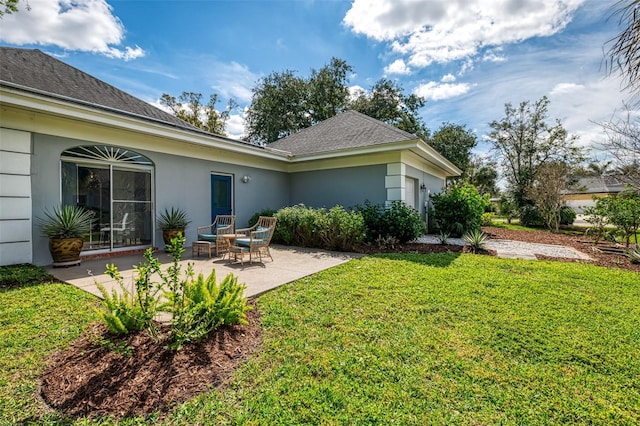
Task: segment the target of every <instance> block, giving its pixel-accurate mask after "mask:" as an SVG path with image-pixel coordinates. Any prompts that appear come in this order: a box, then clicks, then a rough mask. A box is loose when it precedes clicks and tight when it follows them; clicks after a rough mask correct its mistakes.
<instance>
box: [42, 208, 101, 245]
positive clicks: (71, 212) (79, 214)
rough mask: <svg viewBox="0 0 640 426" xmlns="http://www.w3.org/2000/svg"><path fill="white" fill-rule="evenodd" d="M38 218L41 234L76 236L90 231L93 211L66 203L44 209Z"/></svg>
mask: <svg viewBox="0 0 640 426" xmlns="http://www.w3.org/2000/svg"><path fill="white" fill-rule="evenodd" d="M44 215H45V218H38V219H37V220H38V221H39V223H40V229H41V231H42V234H43V235H44V236H46V237H49V238H77V237H82V236H83V235H86V234H88V233H89V232H91V226H92V223H93V219H94V218H93V212H92V211H90V210H87V209H85V208H84V207H78V206H71V205H66V206H62V207H54V208H53V209H51V210H45V211H44Z"/></svg>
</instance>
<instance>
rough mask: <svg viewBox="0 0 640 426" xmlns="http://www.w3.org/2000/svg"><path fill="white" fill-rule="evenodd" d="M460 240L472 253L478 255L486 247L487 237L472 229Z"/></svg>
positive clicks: (478, 230)
mask: <svg viewBox="0 0 640 426" xmlns="http://www.w3.org/2000/svg"><path fill="white" fill-rule="evenodd" d="M462 239H463V240H464V241H465V242H466V243H467V245H468V246H469V248H470V249H471V251H472V252H474V253H478V252H479V251H480V250H482V249H484V248H485V246H486V245H487V240H488V239H489V236H488V235H487V234H485V233H484V232H482V231H481V230H480V229H472V230H469V231H467V232H466V233H465V234H464V235H463V237H462Z"/></svg>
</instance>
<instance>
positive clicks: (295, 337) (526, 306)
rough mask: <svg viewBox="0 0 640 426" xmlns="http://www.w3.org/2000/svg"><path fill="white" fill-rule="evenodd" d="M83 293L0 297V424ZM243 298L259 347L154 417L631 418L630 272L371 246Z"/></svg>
mask: <svg viewBox="0 0 640 426" xmlns="http://www.w3.org/2000/svg"><path fill="white" fill-rule="evenodd" d="M94 303H95V302H94V301H92V299H91V298H90V297H88V296H84V295H83V294H82V293H81V292H80V291H77V290H74V289H70V288H68V287H67V286H61V285H51V284H46V285H41V286H37V287H33V286H32V287H24V288H18V289H12V290H2V291H1V292H0V318H1V319H0V321H2V330H1V332H2V335H0V342H1V343H0V345H2V346H0V348H1V349H0V350H1V351H2V352H1V353H0V398H2V399H1V400H0V406H1V407H3V408H2V410H3V411H2V415H1V417H0V422H2V421H4V422H9V423H10V422H12V421H15V420H23V419H25V418H29V417H31V416H33V415H34V414H35V413H36V412H37V404H36V401H35V399H34V398H33V396H32V392H33V391H34V390H35V389H36V386H37V376H38V374H39V371H41V369H42V365H43V358H44V357H45V356H46V354H47V353H48V352H50V351H51V350H55V349H56V348H58V347H62V346H64V345H65V344H68V343H69V342H70V341H71V340H72V339H74V338H75V337H76V336H77V335H78V333H79V331H80V330H81V329H83V328H84V326H85V325H86V324H87V321H89V320H90V319H91V318H92V313H91V312H92V310H91V307H92V306H93V305H94ZM65 305H68V306H70V307H69V308H68V309H66V310H64V311H62V312H61V311H60V309H61V306H65ZM258 306H259V309H260V311H261V312H262V322H263V329H264V336H263V339H264V340H263V347H262V350H261V351H260V352H259V353H257V354H255V355H254V357H253V358H252V359H251V360H250V361H249V362H247V363H246V364H245V365H243V366H242V367H241V368H240V369H239V370H237V371H236V374H235V375H234V376H233V378H232V380H231V382H230V383H229V384H228V386H227V387H226V388H225V389H224V390H222V391H212V392H209V393H207V394H204V395H201V396H200V397H198V398H196V399H194V400H192V401H190V402H188V403H186V404H183V405H181V406H179V407H176V409H175V410H174V411H173V412H172V413H171V414H170V415H169V416H168V417H167V418H166V419H164V422H165V423H166V424H172V425H173V424H184V425H190V424H269V425H271V424H385V425H386V424H416V425H423V424H496V423H504V424H564V423H573V424H576V423H577V424H581V423H582V424H638V422H640V280H639V279H638V274H637V273H634V272H628V271H622V270H612V269H606V268H602V267H596V266H589V265H582V264H573V263H560V262H544V261H519V260H505V259H498V258H493V257H489V256H474V255H467V254H462V255H458V254H432V255H384V256H373V257H365V258H362V259H359V260H353V261H351V262H349V263H347V264H344V265H341V266H339V267H335V268H332V269H330V270H327V271H324V272H321V273H318V274H315V275H313V276H310V277H307V278H304V279H302V280H299V281H297V282H295V283H293V284H290V285H286V286H284V287H281V288H280V289H278V290H276V291H273V292H270V293H267V294H265V295H263V296H261V297H260V298H259V299H258ZM41 318H42V319H41ZM35 323H37V324H35ZM71 324H74V325H73V326H71ZM8 330H10V331H8ZM25 353H28V354H30V357H31V359H30V361H28V363H27V364H25V361H24V360H23V354H25ZM7 366H8V367H7ZM40 420H41V421H42V422H43V423H44V422H50V423H55V422H56V421H57V420H60V417H58V416H57V415H55V414H47V415H45V416H44V417H43V418H40ZM98 422H99V421H97V420H92V421H89V420H87V419H80V420H78V422H77V423H78V424H90V423H98ZM104 422H105V423H109V420H108V419H107V420H104ZM139 423H144V421H143V419H128V420H125V421H124V422H122V423H121V424H139ZM146 423H149V424H156V419H147V421H146Z"/></svg>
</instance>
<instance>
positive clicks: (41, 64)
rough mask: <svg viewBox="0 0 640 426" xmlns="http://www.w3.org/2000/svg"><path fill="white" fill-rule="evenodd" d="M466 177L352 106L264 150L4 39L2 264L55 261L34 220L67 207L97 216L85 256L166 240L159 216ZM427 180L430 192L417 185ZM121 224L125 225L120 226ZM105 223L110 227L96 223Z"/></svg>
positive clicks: (357, 196) (0, 78)
mask: <svg viewBox="0 0 640 426" xmlns="http://www.w3.org/2000/svg"><path fill="white" fill-rule="evenodd" d="M459 173H460V170H458V169H457V168H456V167H455V166H454V165H453V164H451V163H450V162H449V161H447V160H446V159H444V158H443V157H442V156H441V155H439V154H438V153H437V152H435V151H434V150H433V149H432V148H431V147H429V146H428V145H427V144H426V143H424V142H423V141H421V140H420V139H417V138H416V137H415V136H413V135H410V134H408V133H406V132H403V131H400V130H398V129H396V128H394V127H391V126H388V125H386V124H384V123H381V122H379V121H376V120H373V119H371V118H369V117H367V116H364V115H362V114H359V113H355V112H351V111H348V112H345V113H342V114H340V115H338V116H336V117H333V118H331V119H329V120H326V121H325V122H322V123H319V124H318V125H316V126H314V127H311V128H309V129H305V130H304V131H301V132H300V133H298V134H296V135H292V136H289V137H288V138H285V139H283V140H281V141H277V142H275V143H274V144H271V145H269V146H266V147H259V146H255V145H251V144H248V143H245V142H242V141H237V140H234V139H230V138H225V137H222V136H218V135H213V134H209V133H206V132H204V131H202V130H199V129H197V128H194V127H193V126H191V125H189V124H187V123H185V122H183V121H182V120H179V119H178V118H176V117H174V116H172V115H171V114H168V113H166V112H164V111H162V110H160V109H158V108H155V107H153V106H152V105H150V104H148V103H146V102H144V101H142V100H140V99H137V98H135V97H133V96H131V95H128V94H127V93H125V92H122V91H121V90H119V89H117V88H115V87H113V86H111V85H108V84H106V83H104V82H102V81H100V80H98V79H96V78H94V77H92V76H90V75H88V74H86V73H84V72H82V71H80V70H78V69H76V68H73V67H71V66H69V65H67V64H65V63H63V62H60V61H58V60H57V59H54V58H52V57H50V56H48V55H46V54H44V53H42V52H40V51H39V50H26V49H14V48H6V47H2V48H0V265H7V264H15V263H22V262H28V263H35V264H40V265H42V264H48V263H50V262H51V258H50V255H49V251H48V248H47V239H46V238H45V237H43V236H41V235H40V230H39V227H38V225H37V223H36V220H35V218H37V217H42V216H43V212H44V210H45V209H49V208H51V207H53V206H55V205H59V204H60V203H64V204H76V205H81V206H84V207H86V208H88V209H90V210H92V211H94V213H95V217H96V225H95V229H94V233H93V234H92V235H91V237H90V239H89V241H87V242H86V244H85V247H84V249H83V255H92V254H109V253H117V252H125V251H130V250H138V249H143V248H145V247H149V246H156V245H158V242H161V241H162V237H161V232H160V230H158V229H157V228H156V226H155V218H156V216H157V214H158V212H160V211H161V210H163V209H164V208H165V207H169V208H170V207H181V208H183V209H185V210H186V211H187V213H188V215H189V217H190V219H191V220H192V223H191V225H190V226H189V227H188V228H187V232H186V234H187V235H186V237H187V243H188V244H189V243H190V242H191V241H193V240H194V239H195V236H196V235H195V228H196V226H198V225H204V224H208V223H210V222H211V221H212V219H213V218H214V217H215V216H216V215H217V214H225V213H226V214H235V215H236V216H237V224H238V226H245V225H246V223H247V221H248V219H249V218H250V217H251V216H252V215H253V214H254V213H255V212H257V211H259V210H262V209H265V208H271V209H279V208H281V207H283V206H287V205H292V204H297V203H304V204H306V205H309V206H313V207H332V206H334V205H336V204H341V205H344V206H346V207H349V206H354V205H357V204H361V203H363V202H364V201H365V200H366V199H368V200H370V201H371V202H373V203H385V202H391V201H394V200H404V201H406V202H407V203H409V204H410V205H412V206H414V207H416V208H417V209H418V210H419V211H420V212H421V213H422V214H423V215H424V213H425V209H424V203H425V200H426V197H427V194H428V193H429V192H431V193H436V192H440V190H441V189H442V187H443V186H444V182H445V179H446V178H447V177H450V176H456V175H458V174H459ZM421 188H422V190H421ZM123 228H124V230H123ZM101 229H102V230H108V231H102V232H101V231H100V230H101Z"/></svg>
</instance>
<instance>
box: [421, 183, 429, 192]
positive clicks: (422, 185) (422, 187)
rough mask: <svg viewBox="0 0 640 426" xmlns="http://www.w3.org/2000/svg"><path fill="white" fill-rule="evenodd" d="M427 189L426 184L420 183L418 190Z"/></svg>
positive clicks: (423, 190)
mask: <svg viewBox="0 0 640 426" xmlns="http://www.w3.org/2000/svg"><path fill="white" fill-rule="evenodd" d="M426 190H427V185H425V184H424V183H421V184H420V191H422V192H425V191H426Z"/></svg>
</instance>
